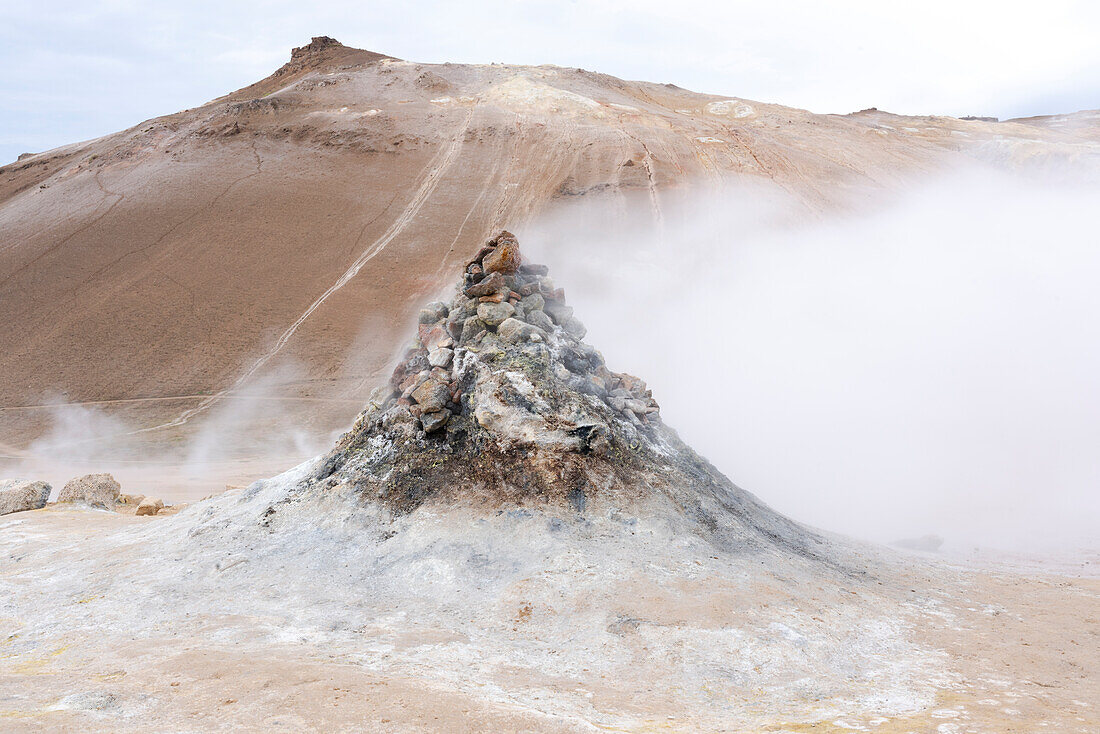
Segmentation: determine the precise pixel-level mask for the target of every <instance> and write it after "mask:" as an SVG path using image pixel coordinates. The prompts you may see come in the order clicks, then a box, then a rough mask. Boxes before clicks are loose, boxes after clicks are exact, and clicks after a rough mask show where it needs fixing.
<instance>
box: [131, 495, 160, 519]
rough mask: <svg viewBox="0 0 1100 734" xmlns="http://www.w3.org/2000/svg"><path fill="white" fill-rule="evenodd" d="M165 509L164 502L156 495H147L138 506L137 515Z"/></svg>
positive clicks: (150, 513)
mask: <svg viewBox="0 0 1100 734" xmlns="http://www.w3.org/2000/svg"><path fill="white" fill-rule="evenodd" d="M163 509H164V502H162V501H161V500H159V499H157V498H155V497H146V498H145V499H143V500H142V501H141V504H139V505H138V507H137V512H135V513H134V514H135V515H155V514H157V513H158V512H160V511H161V510H163Z"/></svg>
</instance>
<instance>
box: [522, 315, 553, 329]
mask: <svg viewBox="0 0 1100 734" xmlns="http://www.w3.org/2000/svg"><path fill="white" fill-rule="evenodd" d="M526 315H527V323H529V324H531V326H537V327H538V328H540V329H542V330H543V331H544V332H546V333H547V334H549V333H550V332H552V331H553V330H554V322H553V321H551V320H550V317H549V316H547V315H546V314H545V313H544V312H542V311H528V312H527V314H526Z"/></svg>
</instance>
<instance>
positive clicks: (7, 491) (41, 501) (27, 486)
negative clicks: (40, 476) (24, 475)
mask: <svg viewBox="0 0 1100 734" xmlns="http://www.w3.org/2000/svg"><path fill="white" fill-rule="evenodd" d="M50 489H51V487H50V485H49V484H47V483H46V482H42V481H32V480H29V479H6V480H4V481H0V515H10V514H11V513H13V512H26V511H27V510H40V509H42V508H43V507H45V506H46V500H48V499H49V498H50Z"/></svg>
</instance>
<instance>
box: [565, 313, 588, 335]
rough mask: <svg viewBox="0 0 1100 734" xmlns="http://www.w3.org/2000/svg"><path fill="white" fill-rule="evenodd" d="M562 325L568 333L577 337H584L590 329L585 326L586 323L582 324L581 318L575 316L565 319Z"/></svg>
mask: <svg viewBox="0 0 1100 734" xmlns="http://www.w3.org/2000/svg"><path fill="white" fill-rule="evenodd" d="M561 327H562V329H564V330H565V333H566V334H568V335H569V336H572V337H575V338H576V339H583V338H584V336H585V334H587V333H588V329H586V328H584V324H582V323H581V322H580V319H578V318H577V317H575V316H570V317H569V318H567V319H566V320H565V323H564V324H562V325H561Z"/></svg>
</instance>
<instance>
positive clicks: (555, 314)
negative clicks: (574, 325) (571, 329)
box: [542, 301, 573, 326]
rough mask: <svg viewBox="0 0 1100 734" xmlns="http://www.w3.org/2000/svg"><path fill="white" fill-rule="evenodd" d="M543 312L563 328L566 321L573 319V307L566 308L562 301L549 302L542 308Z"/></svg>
mask: <svg viewBox="0 0 1100 734" xmlns="http://www.w3.org/2000/svg"><path fill="white" fill-rule="evenodd" d="M542 310H543V311H545V312H546V314H547V315H548V316H549V317H550V318H552V319H554V323H555V324H557V325H559V326H562V325H563V322H564V321H565V320H566V319H570V318H573V307H572V306H566V305H565V304H564V303H562V302H561V301H547V302H546V305H545V306H543V307H542Z"/></svg>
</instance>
